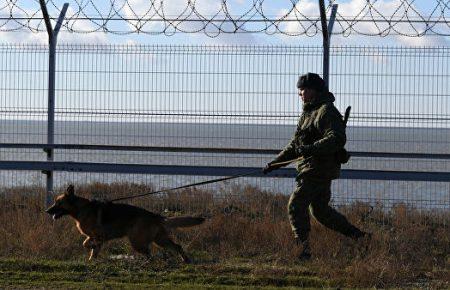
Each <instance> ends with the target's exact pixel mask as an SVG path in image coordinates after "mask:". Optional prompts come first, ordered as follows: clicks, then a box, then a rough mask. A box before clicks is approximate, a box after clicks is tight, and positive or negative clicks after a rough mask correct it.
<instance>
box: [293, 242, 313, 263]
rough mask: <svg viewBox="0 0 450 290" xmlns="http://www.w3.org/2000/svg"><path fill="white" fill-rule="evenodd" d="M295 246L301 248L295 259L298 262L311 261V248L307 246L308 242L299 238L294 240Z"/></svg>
mask: <svg viewBox="0 0 450 290" xmlns="http://www.w3.org/2000/svg"><path fill="white" fill-rule="evenodd" d="M296 243H297V246H301V247H302V251H301V253H300V255H298V257H297V261H298V262H306V261H309V260H311V246H310V245H309V240H304V241H302V240H300V239H299V238H297V239H296Z"/></svg>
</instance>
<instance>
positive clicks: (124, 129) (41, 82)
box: [0, 44, 450, 211]
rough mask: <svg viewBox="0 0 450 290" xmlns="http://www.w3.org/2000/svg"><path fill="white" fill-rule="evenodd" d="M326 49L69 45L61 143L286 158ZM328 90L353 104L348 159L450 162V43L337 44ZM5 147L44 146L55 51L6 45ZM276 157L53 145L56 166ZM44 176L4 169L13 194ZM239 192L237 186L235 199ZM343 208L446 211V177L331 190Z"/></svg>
mask: <svg viewBox="0 0 450 290" xmlns="http://www.w3.org/2000/svg"><path fill="white" fill-rule="evenodd" d="M322 53H323V52H322V48H320V47H288V46H158V45H155V46H141V45H74V44H70V45H65V44H63V45H59V46H58V49H57V71H56V109H55V116H56V117H55V120H56V123H55V143H59V144H97V145H131V146H161V147H189V148H222V149H224V150H225V149H229V148H244V149H255V150H256V149H274V150H280V149H282V148H283V147H284V146H285V145H286V144H287V142H288V140H289V138H290V137H291V135H292V134H293V132H294V130H295V124H296V122H297V119H298V116H299V114H300V113H301V102H300V100H299V98H298V96H297V89H296V87H295V84H296V80H297V77H298V75H299V74H301V73H304V72H307V71H312V72H317V73H319V74H320V73H321V70H322V69H321V65H322ZM331 53H332V56H331V71H330V72H331V74H330V90H331V91H332V92H333V93H334V95H335V96H336V99H337V101H336V106H337V107H338V109H340V110H341V111H344V110H345V107H346V106H348V105H351V106H352V114H351V117H350V121H349V127H348V129H347V135H348V143H347V148H348V149H349V150H350V151H366V152H396V153H431V154H449V153H450V152H449V149H448V148H450V147H449V146H448V145H449V143H450V131H449V126H448V119H449V115H448V112H449V111H450V102H449V96H450V95H449V91H450V90H449V83H450V82H449V67H450V57H449V48H445V47H436V48H404V47H345V46H344V47H332V49H331ZM0 58H1V59H2V67H1V70H0V71H1V74H2V76H1V82H0V85H1V87H0V94H1V96H0V98H1V104H2V108H1V112H2V113H1V118H2V125H1V128H2V129H1V132H0V134H1V136H2V142H3V143H45V142H46V134H47V131H46V130H47V125H46V114H47V99H46V98H47V95H46V88H47V79H46V78H47V69H46V67H47V62H48V56H47V48H46V47H44V46H37V45H1V46H0ZM0 157H1V159H2V160H13V161H17V160H29V161H43V160H45V157H46V155H45V153H44V152H43V151H42V149H26V150H25V149H10V148H8V149H1V151H0ZM273 157H274V156H273V155H270V154H241V153H223V152H222V153H208V152H202V151H201V150H199V151H198V152H195V153H193V152H189V153H186V152H166V151H164V150H163V151H160V152H141V151H139V152H137V151H114V150H111V151H99V150H80V149H73V150H61V149H59V150H55V161H74V162H98V163H118V164H145V165H164V166H168V167H170V166H180V165H186V166H187V165H189V166H225V167H229V166H236V167H262V166H264V164H265V163H266V162H268V161H270V160H272V158H273ZM344 169H357V170H398V171H417V172H434V171H436V172H449V169H450V162H449V160H448V159H445V158H444V159H442V158H441V159H436V158H385V157H357V156H354V157H353V158H352V159H351V161H350V162H349V163H348V164H347V165H346V166H345V168H344ZM210 178H211V177H208V176H196V172H195V170H193V172H192V174H191V175H189V176H179V175H142V174H103V173H73V172H58V173H56V174H55V185H56V187H57V188H58V189H61V188H62V187H63V186H65V185H66V184H67V183H69V182H70V183H76V184H78V185H80V186H81V185H83V184H93V183H97V184H103V183H104V184H113V183H115V184H117V183H130V184H147V185H149V186H151V188H153V189H160V188H168V187H173V186H178V185H182V184H186V183H191V182H197V181H201V180H206V179H210ZM44 180H45V178H44V176H43V175H42V174H41V173H40V172H29V171H8V172H6V171H2V172H1V183H2V187H3V188H9V187H14V186H35V185H36V186H37V187H42V186H43V182H44ZM245 185H251V186H253V188H254V189H255V190H256V191H258V190H260V189H261V190H267V191H271V192H276V193H281V194H284V195H287V194H289V193H290V192H291V191H292V190H293V188H294V186H295V182H294V180H293V179H288V178H242V179H239V180H235V181H233V182H228V183H224V184H214V185H210V186H205V187H202V188H201V189H198V190H199V193H200V195H201V194H202V190H209V191H211V192H212V193H213V195H214V198H218V199H220V198H222V199H224V198H227V196H228V197H229V196H231V195H233V192H232V191H233V190H234V192H235V195H239V192H240V190H239V189H238V188H239V186H240V187H241V189H242V187H244V186H245ZM231 188H232V189H233V190H231ZM333 190H334V199H333V202H334V203H335V204H337V205H348V204H350V203H353V202H357V201H360V202H367V203H370V204H375V203H378V204H381V205H382V206H383V207H386V208H389V207H392V206H393V205H395V204H397V203H405V204H408V205H410V206H412V207H415V208H418V209H421V210H427V211H428V210H433V209H440V210H447V211H448V209H449V207H450V188H449V184H448V183H446V182H429V181H401V180H400V181H398V180H384V181H383V180H355V179H340V180H337V181H335V182H334V185H333Z"/></svg>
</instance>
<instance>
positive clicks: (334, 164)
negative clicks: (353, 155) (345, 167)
mask: <svg viewBox="0 0 450 290" xmlns="http://www.w3.org/2000/svg"><path fill="white" fill-rule="evenodd" d="M334 100H335V99H334V96H333V94H331V93H326V94H324V95H321V96H320V97H319V98H318V99H317V100H316V101H314V102H313V103H306V104H304V105H303V113H302V114H301V116H300V119H299V122H298V124H297V129H296V131H295V134H294V136H293V138H292V140H291V141H290V142H289V144H288V145H287V146H286V148H284V150H283V151H281V152H280V154H278V156H277V157H276V158H275V160H274V161H272V162H273V163H275V162H282V161H287V160H292V159H295V158H299V157H301V156H300V154H299V147H300V146H301V145H312V146H311V154H312V156H308V157H303V158H301V159H300V160H299V162H298V164H297V172H298V177H310V178H314V179H321V180H331V179H336V178H338V177H339V174H340V169H341V164H340V163H339V162H338V161H337V159H336V156H335V155H336V154H335V153H336V152H337V151H339V150H340V149H341V148H343V147H344V145H345V142H346V136H345V124H344V121H343V118H342V115H341V114H340V112H339V111H338V110H337V109H336V107H335V106H334V105H333V102H334Z"/></svg>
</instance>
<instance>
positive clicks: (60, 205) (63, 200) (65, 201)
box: [45, 184, 76, 220]
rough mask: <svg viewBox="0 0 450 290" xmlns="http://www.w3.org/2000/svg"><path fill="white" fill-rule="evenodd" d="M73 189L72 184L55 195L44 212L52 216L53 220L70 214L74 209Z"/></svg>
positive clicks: (74, 197)
mask: <svg viewBox="0 0 450 290" xmlns="http://www.w3.org/2000/svg"><path fill="white" fill-rule="evenodd" d="M75 202H76V196H75V190H74V187H73V185H72V184H71V185H69V187H67V190H66V192H65V193H63V194H60V195H58V196H56V197H55V202H54V203H53V204H52V206H51V207H49V208H48V209H47V210H46V211H45V212H46V213H48V214H49V215H51V216H52V217H53V219H54V220H56V219H59V218H60V217H62V216H64V215H68V214H70V212H73V211H74V209H75Z"/></svg>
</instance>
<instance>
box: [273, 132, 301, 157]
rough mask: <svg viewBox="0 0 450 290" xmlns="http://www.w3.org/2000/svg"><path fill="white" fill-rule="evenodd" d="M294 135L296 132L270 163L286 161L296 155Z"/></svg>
mask: <svg viewBox="0 0 450 290" xmlns="http://www.w3.org/2000/svg"><path fill="white" fill-rule="evenodd" d="M296 135H297V134H294V136H293V137H292V139H291V141H290V142H289V144H288V145H287V146H286V147H285V148H284V149H283V150H282V151H281V152H280V153H279V154H278V155H277V157H275V159H274V160H273V161H272V162H271V163H278V162H283V161H288V160H292V159H294V158H296V157H297V150H296V143H297V140H296Z"/></svg>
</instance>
